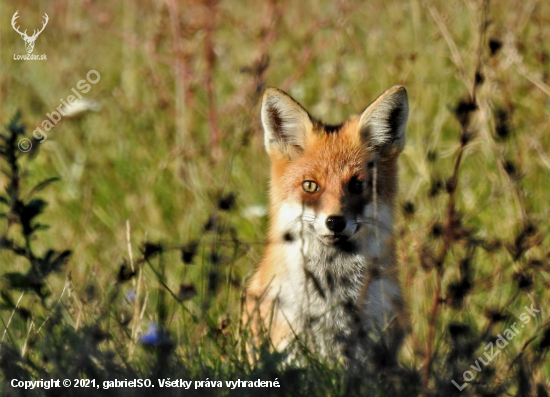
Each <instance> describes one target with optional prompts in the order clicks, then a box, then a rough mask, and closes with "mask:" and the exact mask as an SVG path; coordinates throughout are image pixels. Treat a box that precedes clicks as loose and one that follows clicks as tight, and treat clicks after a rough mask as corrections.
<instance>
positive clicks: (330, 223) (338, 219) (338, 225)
mask: <svg viewBox="0 0 550 397" xmlns="http://www.w3.org/2000/svg"><path fill="white" fill-rule="evenodd" d="M326 224H327V227H328V228H329V230H331V231H333V232H334V233H340V232H341V231H342V230H344V229H345V228H346V219H345V218H344V217H343V216H329V217H328V218H327V221H326Z"/></svg>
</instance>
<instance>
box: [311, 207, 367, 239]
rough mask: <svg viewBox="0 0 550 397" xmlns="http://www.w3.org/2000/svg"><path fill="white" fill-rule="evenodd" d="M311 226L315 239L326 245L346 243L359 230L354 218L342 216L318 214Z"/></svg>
mask: <svg viewBox="0 0 550 397" xmlns="http://www.w3.org/2000/svg"><path fill="white" fill-rule="evenodd" d="M311 226H312V229H313V233H314V234H315V235H316V237H317V238H318V239H319V240H321V241H322V242H323V243H325V244H327V245H333V244H336V243H341V242H344V241H347V240H348V239H349V238H351V237H352V236H353V235H354V234H355V233H356V232H357V230H359V223H358V222H357V219H356V218H352V219H349V218H347V217H346V216H343V215H328V216H325V215H323V214H318V215H317V216H316V217H315V221H314V222H313V224H312V225H311Z"/></svg>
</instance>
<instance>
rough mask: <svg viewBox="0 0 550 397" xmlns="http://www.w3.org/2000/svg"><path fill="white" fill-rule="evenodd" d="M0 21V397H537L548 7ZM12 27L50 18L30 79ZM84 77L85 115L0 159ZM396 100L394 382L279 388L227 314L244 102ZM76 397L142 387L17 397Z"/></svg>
mask: <svg viewBox="0 0 550 397" xmlns="http://www.w3.org/2000/svg"><path fill="white" fill-rule="evenodd" d="M0 10H1V15H2V23H1V24H0V46H1V49H0V59H1V61H0V90H1V101H2V102H1V115H0V120H1V123H2V125H3V126H6V127H4V128H3V130H2V134H3V135H4V137H5V140H4V141H3V143H2V146H0V147H1V148H2V151H1V152H0V154H2V159H0V168H1V169H2V170H3V171H4V173H3V174H1V175H0V190H1V191H2V193H0V194H1V196H0V214H1V215H0V216H1V217H2V218H1V219H0V221H1V223H0V320H1V322H0V336H1V338H2V343H1V348H0V380H1V381H2V383H1V385H0V389H1V391H2V394H4V395H28V394H26V393H25V391H24V390H21V389H15V388H12V387H11V386H10V385H9V382H10V381H11V379H14V378H17V379H22V380H37V379H38V380H39V379H50V378H51V379H64V378H71V379H74V378H88V379H96V381H97V382H98V383H99V382H103V381H104V380H114V379H119V380H120V379H134V378H150V379H157V378H168V377H170V378H172V379H175V378H181V379H186V380H206V379H207V378H208V379H209V380H222V381H225V380H236V379H241V380H244V379H247V380H249V379H250V380H256V379H259V378H260V379H262V380H270V381H273V380H275V379H276V378H277V379H278V381H279V382H280V384H281V386H282V387H281V388H280V389H252V388H251V389H235V390H230V389H227V388H223V389H221V388H218V389H216V390H214V389H211V388H210V389H205V388H203V389H197V390H188V391H186V390H183V389H178V388H175V389H170V390H168V389H163V392H165V394H166V395H168V394H170V393H171V394H170V395H184V394H185V395H192V393H195V394H196V395H214V394H223V395H258V394H260V393H261V394H265V395H283V394H284V395H308V396H309V395H318V396H326V395H353V394H361V395H389V394H392V395H419V394H423V395H449V396H450V395H487V396H489V395H491V396H492V395H522V396H523V395H537V396H548V395H549V390H550V359H549V356H548V348H549V347H550V305H548V303H549V302H550V292H549V290H550V237H549V232H550V223H549V222H548V220H549V219H550V204H549V197H550V3H549V2H547V1H537V0H526V1H521V2H519V1H512V0H509V1H507V0H502V1H493V2H489V1H470V0H464V1H417V0H409V1H379V0H374V1H369V2H362V1H351V0H350V1H347V0H340V1H334V2H331V1H307V2H301V3H298V2H290V1H277V0H269V1H263V2H252V1H239V2H238V1H233V2H230V1H215V0H206V1H182V2H178V1H176V0H165V1H156V2H148V1H134V2H130V1H123V2H100V1H92V0H79V1H69V0H52V1H49V2H38V1H30V0H24V1H18V2H14V1H7V0H1V3H0ZM16 10H19V15H20V18H19V19H18V26H21V27H22V29H21V30H24V29H28V30H29V31H32V30H33V29H38V28H40V26H41V24H42V16H43V14H44V13H47V14H48V15H49V23H48V25H47V27H46V28H45V30H44V31H43V32H42V33H41V35H40V36H39V37H38V39H37V41H36V45H35V49H34V52H33V54H46V55H47V60H44V61H15V60H13V55H14V54H25V48H24V42H23V40H22V39H21V37H20V36H19V35H18V34H17V33H16V32H15V31H14V30H13V29H12V27H11V26H10V23H9V22H10V20H11V17H12V15H13V14H14V13H15V11H16ZM90 70H96V71H97V72H98V73H99V74H100V76H101V79H100V81H99V82H98V83H96V84H95V85H92V86H91V89H90V91H89V92H88V93H86V94H83V96H84V98H85V99H86V100H89V101H94V102H95V103H97V104H98V105H99V106H100V108H99V110H97V109H90V111H87V112H83V113H81V114H79V115H77V116H76V117H71V118H69V117H64V118H63V120H62V121H60V122H59V123H57V125H55V127H54V128H53V129H52V130H51V131H49V132H47V140H46V141H45V142H43V143H38V142H36V141H34V142H33V144H34V149H33V150H32V151H31V152H29V153H28V154H25V153H22V152H20V151H18V150H17V149H16V148H14V147H13V142H15V141H14V139H15V138H14V137H16V138H17V140H18V139H20V138H21V137H23V136H26V137H28V138H32V131H33V130H34V129H35V128H36V127H38V126H40V124H41V123H42V121H43V120H44V119H45V118H46V113H50V112H52V111H53V110H55V108H56V107H57V106H59V104H60V99H63V100H65V99H66V98H67V96H69V95H71V94H73V92H72V91H71V88H74V87H76V85H77V83H78V81H79V80H82V79H85V78H86V74H87V73H88V71H90ZM395 84H403V85H405V86H406V88H407V90H408V93H409V101H410V117H409V123H408V128H407V144H406V149H405V151H404V152H403V154H402V155H401V157H400V162H399V163H400V194H399V199H398V207H397V208H396V227H395V232H396V236H397V249H398V255H399V258H400V269H401V279H402V285H403V289H404V293H405V296H406V302H407V304H408V306H409V313H410V332H409V334H408V337H407V339H406V341H405V343H404V346H403V348H402V351H401V354H400V362H401V367H402V368H401V370H400V371H397V372H395V371H389V372H385V371H384V369H383V368H382V369H380V370H379V371H376V373H375V374H371V376H365V377H363V381H362V382H359V381H358V380H357V379H354V377H353V375H351V374H348V373H347V372H346V370H345V369H342V368H341V367H331V366H330V365H328V364H326V363H323V361H322V360H320V359H319V358H317V357H316V356H315V354H314V352H305V353H304V354H305V357H306V360H307V363H308V365H306V366H303V365H302V366H298V365H296V366H292V365H291V366H286V367H284V366H281V363H283V362H284V360H285V357H284V355H281V354H272V353H270V352H269V351H267V350H266V351H265V352H264V353H263V356H262V360H261V362H260V363H259V364H258V365H257V366H255V367H251V366H250V365H249V363H248V362H247V361H246V360H245V359H243V355H242V346H241V344H240V343H239V338H246V335H247V332H246V329H243V328H245V327H243V326H242V324H240V321H239V317H240V308H241V299H242V293H243V290H244V287H245V285H246V280H247V277H248V276H250V275H251V273H252V271H253V269H254V267H255V266H256V265H257V263H258V262H259V260H260V258H261V255H262V247H263V244H264V242H265V236H266V227H267V218H266V217H265V215H262V212H263V211H262V210H263V208H265V206H266V205H267V198H268V195H267V192H268V175H269V162H268V158H267V156H266V154H265V152H264V149H263V143H262V130H261V125H260V121H259V100H260V98H261V92H262V90H263V89H264V88H265V87H267V86H276V87H279V88H281V89H283V90H286V91H287V92H289V93H290V94H291V95H292V96H293V97H294V98H295V99H297V100H298V101H299V102H300V103H302V104H303V105H304V106H305V107H306V108H307V109H308V110H310V112H311V113H312V114H313V115H314V116H316V117H318V118H320V119H322V120H324V121H326V122H329V123H334V122H338V121H341V120H343V119H345V118H347V116H348V115H349V114H351V113H359V112H361V111H362V110H363V109H364V108H365V107H366V106H367V105H368V104H369V103H370V102H371V101H373V100H374V99H375V98H376V96H377V95H379V94H380V93H381V92H383V91H384V90H385V89H387V88H389V87H390V86H392V85H395ZM18 111H20V112H21V118H20V120H18V119H16V114H17V112H18ZM21 124H23V125H24V126H25V127H24V128H22V127H21ZM10 134H11V135H10ZM10 137H11V138H10ZM10 139H11V140H10ZM10 153H11V154H10ZM14 155H15V156H16V158H15V157H14ZM14 164H17V167H16V168H14ZM54 177H57V178H59V180H57V181H56V182H54V183H52V184H50V185H49V186H39V189H37V190H40V191H38V192H36V193H34V192H31V191H32V188H33V187H34V186H36V185H37V184H39V183H41V182H42V181H45V180H48V179H49V178H54ZM42 188H44V189H42ZM31 193H33V195H32V197H31ZM35 197H39V198H40V199H42V200H44V202H47V204H48V205H47V207H46V206H44V204H41V203H37V202H36V201H34V202H33V201H32V200H33V198H35ZM35 199H36V198H35ZM29 218H30V219H29ZM25 222H26V223H25ZM36 223H39V224H41V225H48V226H49V228H47V229H46V228H43V229H44V230H42V228H40V227H39V228H36ZM25 224H26V225H27V226H25ZM29 225H31V226H30V228H29ZM35 229H36V230H35ZM39 229H40V230H39ZM50 250H53V251H50ZM65 250H70V253H69V252H67V251H65ZM532 304H533V305H534V307H536V308H539V309H540V310H541V312H540V313H539V314H538V315H536V316H535V318H534V319H533V320H532V321H531V322H530V323H529V324H526V325H525V328H523V329H521V332H520V333H519V334H518V335H517V336H516V337H514V339H513V340H512V341H510V343H509V345H508V346H506V347H505V348H504V349H503V350H502V352H501V354H500V355H498V356H497V357H496V358H495V359H494V360H493V361H492V363H491V364H490V365H489V366H487V367H482V368H483V370H482V371H481V372H480V373H479V374H478V373H477V372H476V371H473V372H474V373H475V379H473V381H471V382H470V383H469V384H468V386H467V387H466V388H465V389H464V390H463V391H461V392H459V391H458V389H457V388H456V387H455V386H453V385H452V384H451V380H452V379H454V380H455V381H456V382H457V383H458V384H459V385H461V384H463V383H464V380H463V372H464V371H466V370H471V368H470V365H472V364H474V365H475V360H476V358H477V357H479V356H482V354H483V352H484V347H485V346H486V344H487V343H489V342H490V341H493V342H494V341H495V339H496V338H497V335H498V334H499V333H502V332H504V330H506V329H507V328H508V327H509V326H510V325H511V324H512V323H513V322H516V323H519V324H521V322H520V321H519V320H518V317H519V316H520V314H521V313H524V312H525V309H524V306H528V307H530V306H531V305H532ZM516 326H517V325H516ZM155 384H156V381H155ZM54 390H55V389H54ZM76 392H78V393H79V394H80V395H88V394H90V395H97V394H98V393H100V394H101V395H134V394H138V393H144V392H147V389H129V388H128V389H108V390H103V389H101V390H100V391H98V390H94V389H78V390H77V389H63V390H61V391H60V389H57V390H56V391H55V392H52V391H51V390H50V391H45V390H39V391H35V392H34V393H35V395H62V394H61V393H66V395H72V394H75V393H76ZM155 392H159V389H156V390H155ZM48 393H50V394H48ZM51 393H53V394H51Z"/></svg>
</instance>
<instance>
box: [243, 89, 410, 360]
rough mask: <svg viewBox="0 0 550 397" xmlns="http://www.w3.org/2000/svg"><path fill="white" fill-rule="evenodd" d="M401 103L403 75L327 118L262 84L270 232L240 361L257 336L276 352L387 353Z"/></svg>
mask: <svg viewBox="0 0 550 397" xmlns="http://www.w3.org/2000/svg"><path fill="white" fill-rule="evenodd" d="M408 114H409V106H408V96H407V91H406V89H405V87H403V86H394V87H392V88H390V89H388V90H387V91H385V92H384V93H383V94H381V95H380V96H379V97H378V98H377V99H376V100H375V101H374V102H372V103H371V104H370V105H369V106H367V107H366V108H365V109H364V110H363V111H362V112H361V114H359V115H353V116H351V117H349V118H348V120H347V121H345V122H343V123H341V124H337V125H331V124H325V123H323V122H322V121H320V120H318V119H316V118H314V117H312V116H311V115H310V114H309V113H308V112H307V111H306V110H305V108H304V107H303V106H302V105H300V104H299V103H298V102H297V101H296V100H294V99H293V98H292V97H291V96H290V95H288V94H287V93H285V92H283V91H281V90H279V89H277V88H267V89H266V90H265V91H264V93H263V97H262V102H261V123H262V127H263V131H264V145H265V150H266V152H267V154H268V156H269V158H270V162H271V180H270V195H269V232H268V238H267V243H266V247H265V253H264V255H263V259H262V260H261V262H260V264H259V266H258V267H257V269H256V271H255V273H254V274H253V276H252V278H251V280H250V282H249V284H248V287H247V289H246V291H245V294H244V300H243V302H244V307H243V308H244V310H243V321H244V322H245V323H246V324H249V326H250V330H251V337H250V338H249V342H248V347H247V351H248V353H249V355H250V359H251V360H254V359H256V358H257V357H258V354H259V353H258V352H259V348H260V345H261V344H262V338H263V340H264V342H263V343H265V340H266V339H267V341H268V342H269V345H270V347H271V348H272V349H274V350H276V351H280V352H282V351H285V350H288V351H291V350H292V349H293V348H295V347H296V346H302V347H304V346H305V347H306V348H308V349H312V350H314V351H316V352H318V353H319V354H320V355H321V357H325V358H327V359H329V360H340V361H344V362H348V361H349V360H351V359H359V360H362V359H366V358H368V357H373V355H375V356H376V357H378V359H380V360H384V361H385V362H387V364H388V365H389V364H390V363H395V362H396V358H397V353H398V350H399V347H400V345H401V343H402V340H403V337H404V334H405V330H406V328H407V315H406V310H405V305H404V302H403V294H402V289H401V287H400V282H399V275H398V263H397V258H396V248H395V240H394V236H393V234H394V233H393V218H394V212H395V211H394V207H395V202H396V197H397V192H398V185H397V182H398V181H397V179H398V178H397V177H398V175H397V174H398V164H397V160H398V157H399V154H400V153H401V152H402V150H403V148H404V145H405V130H406V124H407V120H408Z"/></svg>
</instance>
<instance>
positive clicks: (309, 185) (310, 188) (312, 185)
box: [302, 181, 319, 193]
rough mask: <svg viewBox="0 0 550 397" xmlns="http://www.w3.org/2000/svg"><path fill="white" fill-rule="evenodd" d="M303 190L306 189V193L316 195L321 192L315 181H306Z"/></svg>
mask: <svg viewBox="0 0 550 397" xmlns="http://www.w3.org/2000/svg"><path fill="white" fill-rule="evenodd" d="M302 189H304V192H306V193H315V192H316V191H318V190H319V185H318V184H317V182H314V181H304V183H302Z"/></svg>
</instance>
